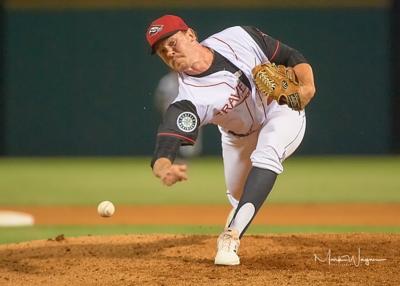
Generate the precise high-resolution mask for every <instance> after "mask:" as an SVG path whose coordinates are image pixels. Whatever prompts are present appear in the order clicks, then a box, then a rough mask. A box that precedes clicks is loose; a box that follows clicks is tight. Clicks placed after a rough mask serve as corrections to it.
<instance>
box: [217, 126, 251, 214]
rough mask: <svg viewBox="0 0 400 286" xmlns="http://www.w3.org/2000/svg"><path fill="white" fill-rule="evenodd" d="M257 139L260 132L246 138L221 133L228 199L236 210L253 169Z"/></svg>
mask: <svg viewBox="0 0 400 286" xmlns="http://www.w3.org/2000/svg"><path fill="white" fill-rule="evenodd" d="M257 138H258V132H254V133H252V134H250V135H249V136H246V137H237V136H234V135H231V134H229V133H226V132H224V131H221V143H222V157H223V160H224V174H225V184H226V188H227V197H228V200H229V202H230V203H231V205H232V207H234V208H236V206H237V204H238V203H239V199H240V197H241V195H242V193H243V188H244V184H245V182H246V178H247V176H248V174H249V172H250V169H251V167H252V165H251V160H250V155H251V154H252V152H253V151H254V150H255V148H256V145H257Z"/></svg>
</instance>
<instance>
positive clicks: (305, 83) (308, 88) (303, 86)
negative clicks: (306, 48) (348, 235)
mask: <svg viewBox="0 0 400 286" xmlns="http://www.w3.org/2000/svg"><path fill="white" fill-rule="evenodd" d="M293 70H294V72H295V73H296V76H297V79H298V80H299V83H300V91H299V92H300V96H301V103H302V105H303V107H305V106H307V104H308V103H309V102H310V101H311V99H312V98H313V97H314V95H315V84H314V75H313V70H312V67H311V65H310V64H308V63H300V64H297V65H295V66H294V67H293Z"/></svg>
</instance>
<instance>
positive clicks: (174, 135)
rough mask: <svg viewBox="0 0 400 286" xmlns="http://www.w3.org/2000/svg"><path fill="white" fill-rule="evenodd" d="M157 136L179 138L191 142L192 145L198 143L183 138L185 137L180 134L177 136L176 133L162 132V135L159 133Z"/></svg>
mask: <svg viewBox="0 0 400 286" xmlns="http://www.w3.org/2000/svg"><path fill="white" fill-rule="evenodd" d="M157 136H172V137H178V138H181V139H185V140H186V141H189V142H190V143H193V144H194V143H196V141H194V140H193V139H191V138H189V137H186V136H183V135H179V134H175V133H168V132H162V133H158V134H157Z"/></svg>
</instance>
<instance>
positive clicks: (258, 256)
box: [0, 204, 400, 286]
mask: <svg viewBox="0 0 400 286" xmlns="http://www.w3.org/2000/svg"><path fill="white" fill-rule="evenodd" d="M12 209H14V210H20V211H25V212H29V213H32V214H33V215H34V216H35V218H36V222H37V223H38V224H42V225H46V224H47V225H52V224H53V225H54V224H113V223H116V224H152V223H153V224H187V223H192V224H220V225H221V227H222V224H223V222H224V220H225V216H226V214H227V212H228V211H229V208H226V207H221V206H168V207H166V206H151V207H150V206H142V207H139V206H135V207H132V206H131V207H128V206H127V207H123V206H117V211H116V214H115V216H113V217H112V218H110V219H102V218H100V217H99V216H98V215H97V213H96V208H95V207H59V206H58V207H26V208H25V207H15V208H12ZM199 214H202V215H199ZM399 215H400V205H399V204H386V205H267V206H266V208H264V209H263V210H262V211H261V212H260V214H259V215H258V217H257V218H256V221H255V222H254V223H256V224H257V223H258V224H265V223H268V224H276V225H307V224H315V225H377V226H378V225H381V226H382V225H388V226H398V225H399V224H400V221H399V219H398V218H399ZM216 238H217V236H216V235H213V236H212V235H190V236H189V235H120V236H85V237H79V238H70V237H63V236H61V235H60V236H58V237H57V238H51V239H48V240H39V241H31V242H24V243H17V244H8V245H0V285H10V286H11V285H12V286H14V285H15V286H19V285H21V286H22V285H24V286H25V285H40V286H44V285H68V286H70V285H107V286H111V285H174V286H175V285H214V286H216V285H313V286H314V285H396V286H397V285H400V274H399V267H400V235H399V234H367V233H360V234H292V235H290V234H289V235H288V234H286V235H277V234H273V235H260V236H254V235H250V236H245V237H244V238H243V239H242V240H241V246H240V250H239V254H240V257H241V265H239V266H231V267H221V266H215V265H214V264H213V259H214V255H215V247H216Z"/></svg>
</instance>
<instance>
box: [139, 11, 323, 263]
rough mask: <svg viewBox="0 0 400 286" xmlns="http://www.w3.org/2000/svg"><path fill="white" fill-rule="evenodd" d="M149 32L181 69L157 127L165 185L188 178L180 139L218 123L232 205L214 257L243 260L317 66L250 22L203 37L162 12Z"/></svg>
mask: <svg viewBox="0 0 400 286" xmlns="http://www.w3.org/2000/svg"><path fill="white" fill-rule="evenodd" d="M146 39H147V41H148V44H149V45H150V48H151V50H152V53H154V54H157V55H158V56H159V57H160V58H161V60H162V61H163V62H164V63H165V64H166V65H167V66H168V67H170V68H171V69H172V70H174V71H176V72H177V73H178V75H179V76H178V81H179V92H178V96H177V97H176V99H175V100H174V101H173V102H172V104H171V105H170V106H169V107H168V109H167V111H166V114H165V117H164V120H163V122H162V123H161V124H160V126H159V129H158V134H157V140H156V147H155V151H154V156H153V160H152V162H151V166H152V169H153V173H154V175H155V176H156V177H157V178H159V179H160V180H161V181H162V182H163V183H164V184H165V185H167V186H171V185H173V184H175V183H176V182H179V181H183V180H187V174H186V171H187V166H186V165H179V164H174V159H175V156H176V153H177V151H178V148H179V146H181V145H193V144H194V143H195V142H196V139H197V136H198V132H199V128H201V127H202V126H203V125H206V124H215V125H218V128H219V130H220V132H221V144H222V156H223V161H224V172H225V181H226V187H227V195H228V199H229V201H230V203H231V204H232V207H233V208H232V211H231V213H230V214H229V215H228V219H227V222H226V225H225V229H224V230H223V232H222V233H221V235H220V236H219V237H218V241H217V253H216V256H215V264H217V265H237V264H239V263H240V260H239V256H238V248H239V244H240V239H241V238H242V236H243V234H244V233H245V231H246V229H247V228H248V226H249V225H250V223H251V221H252V220H253V218H254V216H255V215H256V214H257V212H258V210H259V209H260V208H261V206H262V204H263V203H264V201H265V200H266V198H267V196H268V194H269V193H270V191H271V190H272V188H273V185H274V183H275V180H276V178H277V176H278V175H279V174H281V173H282V172H283V166H282V164H283V162H284V160H285V159H286V158H287V157H289V156H290V155H291V154H292V153H293V152H294V151H295V150H296V149H297V147H298V146H299V145H300V143H301V141H302V139H303V136H304V132H305V128H306V116H305V111H304V108H305V106H306V105H307V104H308V103H309V101H310V100H311V99H312V97H313V96H314V93H315V86H314V78H313V72H312V68H311V66H310V64H308V62H307V60H306V59H305V57H304V56H303V55H302V54H301V53H300V52H298V51H297V50H295V49H293V48H291V47H289V46H287V45H285V44H284V43H282V42H280V41H278V40H276V39H274V38H272V37H271V36H269V35H267V34H265V33H263V32H261V31H260V30H259V29H257V28H255V27H250V26H235V27H230V28H227V29H225V30H223V31H221V32H219V33H216V34H214V35H212V36H210V37H208V38H207V39H205V40H204V41H202V42H199V41H198V39H197V36H196V33H195V32H194V31H193V29H191V28H189V26H188V25H187V24H186V23H185V22H184V21H183V20H182V19H181V18H180V17H178V16H174V15H164V16H162V17H160V18H158V19H156V20H154V21H153V22H152V23H151V24H150V25H149V27H148V29H147V32H146Z"/></svg>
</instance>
